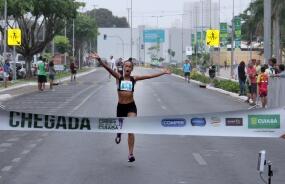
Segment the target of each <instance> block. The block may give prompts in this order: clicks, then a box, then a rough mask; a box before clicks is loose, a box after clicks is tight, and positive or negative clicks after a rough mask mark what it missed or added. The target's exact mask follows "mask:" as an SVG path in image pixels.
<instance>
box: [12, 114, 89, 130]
mask: <svg viewBox="0 0 285 184" xmlns="http://www.w3.org/2000/svg"><path fill="white" fill-rule="evenodd" d="M9 126H10V127H12V128H22V129H27V128H28V129H48V130H51V129H55V130H91V124H90V119H89V118H77V117H65V116H52V115H41V114H32V113H24V112H13V111H11V112H10V116H9Z"/></svg>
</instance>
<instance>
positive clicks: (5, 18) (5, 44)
mask: <svg viewBox="0 0 285 184" xmlns="http://www.w3.org/2000/svg"><path fill="white" fill-rule="evenodd" d="M3 44H4V54H3V56H4V60H6V59H7V0H5V5H4V43H3Z"/></svg>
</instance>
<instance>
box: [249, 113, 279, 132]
mask: <svg viewBox="0 0 285 184" xmlns="http://www.w3.org/2000/svg"><path fill="white" fill-rule="evenodd" d="M248 128H251V129H259V128H264V129H279V128H280V115H278V114H272V115H248Z"/></svg>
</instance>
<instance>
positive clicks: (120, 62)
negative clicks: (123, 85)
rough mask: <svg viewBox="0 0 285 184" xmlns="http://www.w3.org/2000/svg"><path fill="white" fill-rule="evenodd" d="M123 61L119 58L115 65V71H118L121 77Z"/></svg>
mask: <svg viewBox="0 0 285 184" xmlns="http://www.w3.org/2000/svg"><path fill="white" fill-rule="evenodd" d="M123 65H124V63H123V59H122V58H119V61H118V63H117V69H118V72H119V73H120V74H121V75H123Z"/></svg>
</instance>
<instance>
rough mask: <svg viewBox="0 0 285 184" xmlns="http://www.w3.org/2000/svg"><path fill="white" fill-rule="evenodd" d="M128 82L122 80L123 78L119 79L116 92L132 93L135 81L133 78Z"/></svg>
mask: <svg viewBox="0 0 285 184" xmlns="http://www.w3.org/2000/svg"><path fill="white" fill-rule="evenodd" d="M130 79H131V80H130V81H129V80H124V77H120V78H119V82H118V91H131V92H134V88H135V84H136V81H135V79H134V77H133V76H131V77H130Z"/></svg>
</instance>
